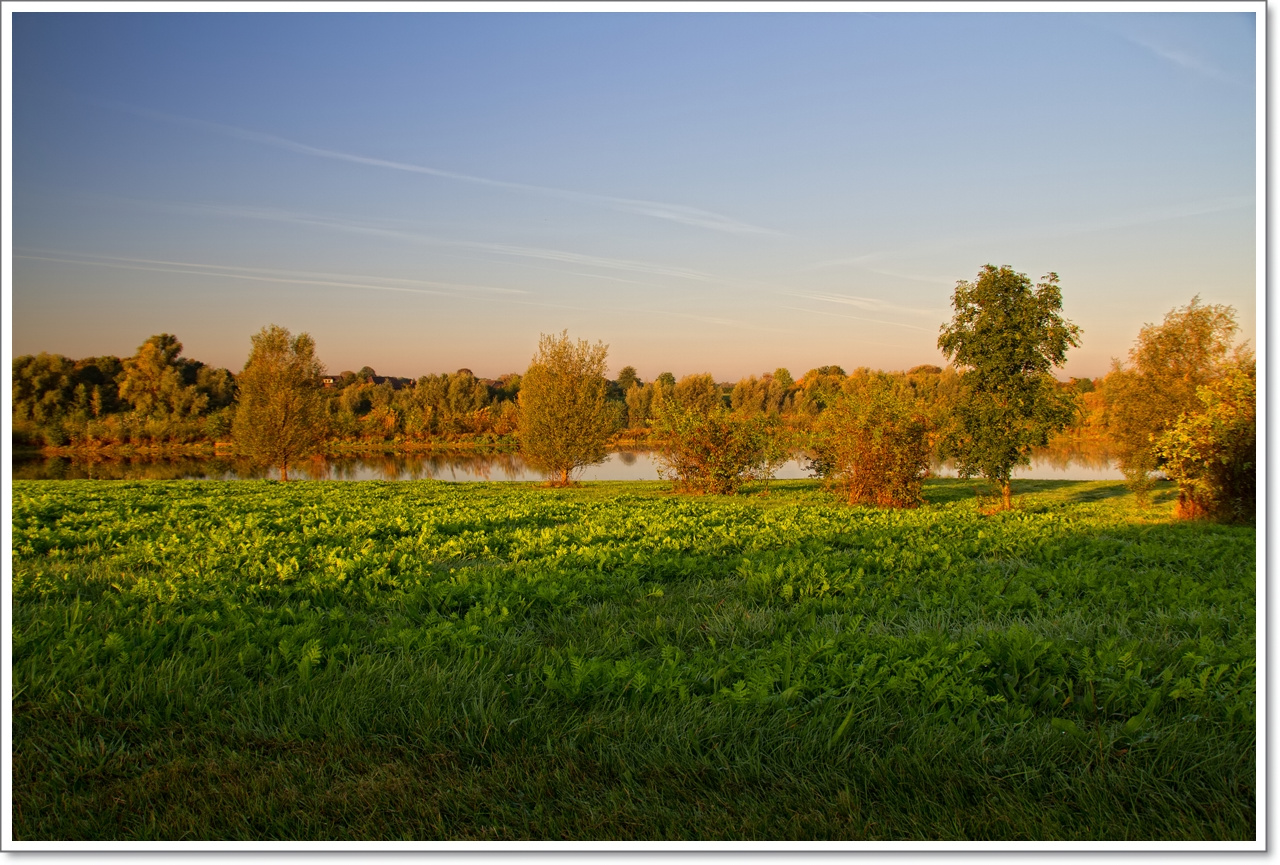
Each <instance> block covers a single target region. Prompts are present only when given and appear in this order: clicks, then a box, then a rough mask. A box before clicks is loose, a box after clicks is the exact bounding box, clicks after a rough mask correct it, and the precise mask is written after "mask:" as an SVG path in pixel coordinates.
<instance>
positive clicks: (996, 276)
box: [938, 264, 1080, 508]
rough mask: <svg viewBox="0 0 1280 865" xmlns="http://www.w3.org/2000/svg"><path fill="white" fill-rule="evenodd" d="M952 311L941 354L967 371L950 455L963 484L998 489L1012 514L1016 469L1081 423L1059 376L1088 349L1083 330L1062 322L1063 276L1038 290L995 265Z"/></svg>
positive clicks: (958, 296)
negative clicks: (1070, 352)
mask: <svg viewBox="0 0 1280 865" xmlns="http://www.w3.org/2000/svg"><path fill="white" fill-rule="evenodd" d="M952 306H953V307H954V309H955V314H954V316H953V317H952V319H951V322H950V323H949V324H946V325H943V327H942V335H941V336H940V337H939V338H938V347H939V348H940V349H942V351H943V353H944V354H945V355H946V356H947V357H948V358H949V359H950V360H951V361H952V362H953V363H955V365H956V366H957V367H959V368H960V370H961V375H960V390H961V392H962V393H961V398H960V399H959V400H958V402H957V404H956V406H955V410H954V413H953V415H952V425H951V428H950V429H949V430H948V434H947V435H946V437H945V438H944V440H943V451H944V453H945V454H946V455H948V456H951V457H952V458H954V459H955V461H956V467H957V469H958V471H959V473H960V475H961V476H962V477H970V476H972V475H974V474H978V475H982V476H983V477H985V478H987V479H988V480H990V481H991V482H992V483H995V484H996V485H998V486H999V487H1000V491H1001V495H1002V498H1003V505H1004V507H1006V508H1008V507H1010V506H1011V504H1012V500H1011V477H1012V474H1013V469H1014V468H1015V467H1017V466H1019V465H1025V464H1027V462H1028V461H1029V455H1030V452H1031V449H1032V448H1033V447H1038V446H1043V445H1045V444H1047V443H1048V437H1049V435H1050V433H1052V432H1055V431H1057V430H1061V429H1063V428H1065V427H1066V426H1068V425H1069V424H1070V423H1071V421H1072V420H1073V419H1074V418H1075V414H1076V404H1075V399H1074V394H1072V393H1071V392H1069V391H1063V390H1061V389H1060V388H1059V387H1058V385H1057V381H1056V379H1054V377H1053V375H1052V373H1051V370H1052V369H1053V368H1054V367H1060V366H1062V365H1063V363H1064V362H1065V361H1066V355H1067V349H1068V348H1072V347H1075V346H1078V345H1079V344H1080V341H1079V340H1080V328H1078V327H1077V326H1076V325H1074V324H1072V323H1071V322H1069V321H1067V320H1065V319H1064V318H1063V317H1062V315H1061V311H1062V290H1061V289H1060V288H1059V287H1058V275H1057V274H1056V273H1050V274H1048V275H1046V276H1045V277H1043V280H1042V281H1041V282H1039V283H1037V284H1036V285H1035V286H1034V287H1033V286H1032V284H1031V280H1030V279H1028V278H1027V276H1026V274H1022V273H1017V272H1016V271H1014V270H1013V269H1011V268H1010V267H1008V266H1007V265H1006V266H1001V267H999V268H997V267H994V266H993V265H990V264H988V265H985V266H983V268H982V270H981V271H980V272H979V273H978V277H977V279H976V280H974V281H973V282H968V281H963V280H962V281H960V282H958V283H956V289H955V293H954V295H953V296H952Z"/></svg>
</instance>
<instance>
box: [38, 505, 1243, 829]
mask: <svg viewBox="0 0 1280 865" xmlns="http://www.w3.org/2000/svg"><path fill="white" fill-rule="evenodd" d="M1015 491H1020V492H1022V493H1023V495H1021V496H1020V498H1019V505H1020V507H1019V508H1018V510H1016V511H1014V512H1012V513H1004V514H997V515H993V516H982V515H981V514H980V513H979V506H978V503H977V502H975V500H974V498H973V491H972V488H971V486H970V485H969V484H967V483H965V482H960V481H931V482H930V483H929V484H928V485H927V486H926V494H927V497H928V498H929V501H930V504H929V505H928V506H926V507H924V508H921V509H919V510H917V511H911V512H883V511H874V510H867V509H848V508H843V507H840V506H838V505H835V504H833V503H832V502H831V500H830V499H829V498H827V497H826V496H824V495H823V494H822V492H821V491H820V490H819V489H818V488H817V486H816V485H815V484H814V483H813V482H805V481H797V482H783V483H777V484H775V485H774V486H773V488H772V490H771V492H770V493H769V494H768V495H766V496H745V497H738V498H692V499H691V498H683V497H676V496H672V495H670V494H668V493H666V492H664V485H662V484H656V483H654V484H648V483H601V484H588V485H585V486H583V487H581V488H578V489H571V490H560V491H553V490H545V489H540V488H537V487H534V486H531V485H521V484H446V483H438V482H423V483H387V484H380V483H360V484H341V483H332V482H328V483H293V484H288V485H280V484H273V483H258V482H233V483H213V482H179V483H150V482H143V483H129V482H15V484H14V576H13V591H14V633H13V640H14V670H13V672H14V690H15V700H14V707H13V715H14V755H13V778H14V785H13V791H14V792H13V823H14V833H15V836H16V837H17V838H20V839H148V838H153V839H161V838H164V839H403V838H411V839H506V840H513V839H516V840H518V839H562V838H567V839H1170V840H1181V839H1252V838H1253V837H1254V835H1255V830H1256V824H1255V821H1256V815H1255V808H1254V806H1255V795H1256V781H1257V779H1256V777H1255V760H1256V757H1255V753H1256V751H1255V728H1256V706H1255V703H1254V700H1255V690H1256V683H1255V676H1254V666H1253V664H1254V658H1255V645H1254V643H1255V621H1254V592H1255V565H1254V543H1255V533H1254V530H1253V529H1252V528H1243V527H1223V526H1214V525H1209V524H1193V523H1174V522H1172V521H1170V520H1169V507H1170V506H1169V503H1168V501H1167V498H1168V494H1167V493H1165V494H1163V498H1164V499H1165V500H1164V501H1158V503H1157V504H1156V506H1155V507H1154V508H1153V509H1152V510H1150V511H1141V510H1138V509H1136V508H1135V507H1134V505H1133V502H1132V499H1131V498H1130V497H1129V496H1128V495H1127V494H1125V492H1124V488H1123V486H1121V485H1120V484H1116V483H1076V482H1031V481H1028V482H1021V483H1019V484H1017V485H1016V486H1015Z"/></svg>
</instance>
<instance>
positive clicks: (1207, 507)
mask: <svg viewBox="0 0 1280 865" xmlns="http://www.w3.org/2000/svg"><path fill="white" fill-rule="evenodd" d="M1257 384H1258V383H1257V372H1256V369H1255V366H1254V362H1253V359H1252V358H1247V359H1242V360H1240V361H1239V362H1237V363H1235V364H1233V365H1232V366H1230V367H1228V368H1227V369H1226V371H1225V372H1224V373H1223V375H1222V376H1220V377H1219V378H1217V379H1215V380H1214V381H1212V382H1210V383H1209V384H1207V385H1203V386H1201V387H1200V388H1199V389H1198V390H1197V391H1196V395H1197V397H1198V399H1199V402H1200V408H1199V409H1198V410H1196V411H1192V412H1187V413H1183V414H1182V415H1181V416H1180V417H1179V418H1178V420H1177V422H1176V423H1174V424H1173V426H1172V427H1170V428H1169V430H1168V431H1167V432H1165V433H1164V434H1163V435H1162V436H1161V437H1160V439H1159V440H1158V443H1157V445H1156V453H1157V455H1158V456H1159V459H1160V461H1161V463H1162V467H1163V469H1164V472H1165V474H1166V475H1168V477H1169V478H1170V479H1171V480H1173V481H1174V482H1175V483H1177V485H1178V507H1177V513H1178V515H1179V516H1180V517H1184V518H1196V517H1209V518H1211V519H1219V520H1224V521H1228V522H1248V521H1250V520H1252V519H1253V518H1254V515H1255V513H1256V506H1257V500H1256V495H1257V468H1256V464H1257V426H1256V424H1257Z"/></svg>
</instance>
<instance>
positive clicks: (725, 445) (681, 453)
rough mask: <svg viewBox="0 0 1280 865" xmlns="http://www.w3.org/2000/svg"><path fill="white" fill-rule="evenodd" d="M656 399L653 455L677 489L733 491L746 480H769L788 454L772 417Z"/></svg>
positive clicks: (728, 492)
mask: <svg viewBox="0 0 1280 865" xmlns="http://www.w3.org/2000/svg"><path fill="white" fill-rule="evenodd" d="M655 403H656V411H655V417H654V424H653V429H654V432H655V433H656V434H657V435H658V436H659V437H660V438H661V440H662V445H661V446H660V448H659V451H658V459H659V462H660V463H661V464H662V465H663V476H664V477H666V478H667V479H668V480H670V481H672V483H673V484H674V486H675V489H676V491H677V492H687V493H707V494H711V495H732V494H734V493H736V492H737V491H738V490H739V489H740V488H741V487H742V485H743V484H744V483H747V482H748V481H753V480H768V479H769V478H771V477H772V476H773V473H774V471H776V470H777V468H778V466H780V465H781V464H782V463H783V462H785V461H786V459H787V448H786V446H785V442H784V441H783V440H782V438H781V436H780V435H779V425H778V423H777V420H776V419H775V418H767V417H761V416H756V417H742V416H740V415H734V414H731V413H730V412H729V411H728V410H727V409H724V408H723V407H721V408H716V409H713V410H711V411H706V410H705V407H704V406H702V405H695V406H686V405H683V404H681V403H679V402H677V401H676V400H675V399H672V398H668V399H665V400H662V401H655Z"/></svg>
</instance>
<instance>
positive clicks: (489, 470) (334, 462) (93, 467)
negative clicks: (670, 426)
mask: <svg viewBox="0 0 1280 865" xmlns="http://www.w3.org/2000/svg"><path fill="white" fill-rule="evenodd" d="M615 454H616V457H615V458H616V460H617V462H618V463H619V464H620V465H623V466H634V465H636V463H637V462H638V461H639V460H640V459H641V458H642V457H643V458H646V459H647V458H649V452H648V451H637V450H628V451H616V452H615ZM293 469H294V471H296V472H297V476H298V477H299V478H301V479H305V480H311V481H322V480H339V481H357V480H363V479H366V478H373V479H378V480H388V481H398V480H426V479H435V480H446V481H447V480H455V481H469V480H485V481H488V480H499V481H504V480H505V481H513V480H536V479H537V478H539V477H540V475H539V474H538V473H536V472H534V471H533V470H532V469H530V468H529V466H528V464H526V463H525V461H524V460H523V459H522V458H521V457H520V455H519V454H515V453H427V454H395V453H383V454H363V455H360V456H343V457H333V456H324V455H317V456H315V457H312V458H311V459H308V460H305V461H303V462H302V463H300V464H298V465H296V466H293ZM269 474H270V471H269V470H268V469H265V468H261V467H258V466H254V465H253V464H252V463H250V462H248V461H246V460H243V459H238V458H230V457H158V456H127V457H119V456H117V457H105V456H100V455H93V454H87V455H83V456H75V457H43V456H33V457H27V456H16V455H15V456H14V459H13V477H14V478H15V479H17V480H250V479H260V478H264V477H267V476H268V475H269Z"/></svg>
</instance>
